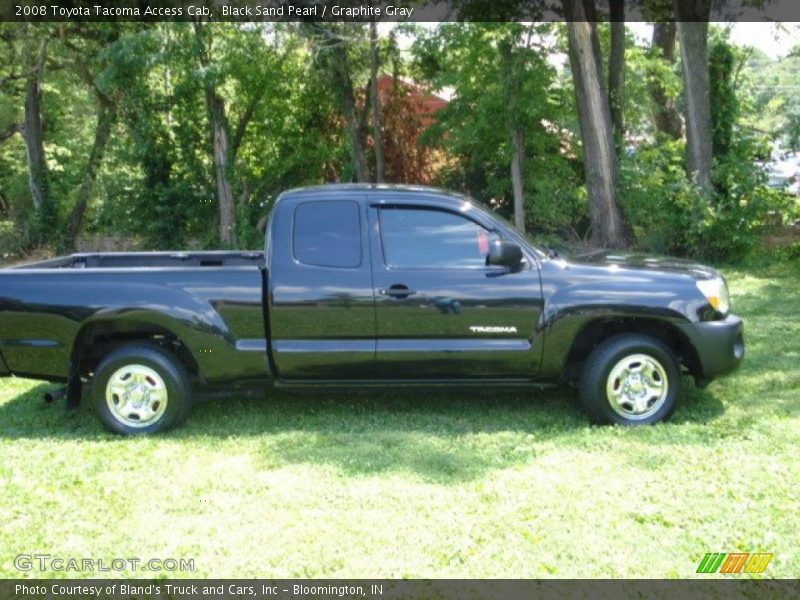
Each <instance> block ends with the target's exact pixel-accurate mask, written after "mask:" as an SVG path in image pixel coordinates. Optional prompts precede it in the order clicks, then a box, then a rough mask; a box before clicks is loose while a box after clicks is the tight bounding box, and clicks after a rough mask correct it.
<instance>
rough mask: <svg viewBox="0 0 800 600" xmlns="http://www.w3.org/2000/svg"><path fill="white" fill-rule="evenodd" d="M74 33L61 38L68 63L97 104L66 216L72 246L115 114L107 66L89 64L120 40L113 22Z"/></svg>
mask: <svg viewBox="0 0 800 600" xmlns="http://www.w3.org/2000/svg"><path fill="white" fill-rule="evenodd" d="M75 36H76V38H77V39H74V38H67V39H65V40H64V44H65V45H66V46H67V48H68V49H69V50H70V51H71V54H72V60H71V61H70V62H71V64H70V66H71V67H72V68H73V69H74V70H75V72H77V73H78V75H79V77H80V78H81V80H82V81H83V83H84V84H85V85H86V86H87V87H88V88H90V89H91V90H92V92H93V95H94V98H95V101H96V104H97V118H96V122H95V129H94V139H93V142H92V146H91V149H90V151H89V156H88V157H87V160H86V165H85V167H84V170H83V175H82V176H81V183H80V186H79V187H78V193H77V198H76V201H75V204H74V206H73V207H72V210H71V211H70V214H69V217H68V218H67V224H66V240H65V242H66V244H67V245H68V246H69V247H74V246H75V240H76V238H77V236H78V233H79V232H80V230H81V227H82V225H83V221H84V216H85V214H86V210H87V208H88V206H89V200H90V198H91V196H92V192H93V190H94V186H95V181H96V179H97V173H98V170H99V169H100V166H101V164H102V162H103V157H104V155H105V151H106V146H107V144H108V140H109V138H110V137H111V131H112V129H113V127H114V124H115V122H116V117H117V105H116V100H115V99H114V98H113V97H112V96H111V95H110V94H108V93H107V90H106V89H105V87H104V86H103V84H102V83H101V79H102V78H103V75H104V70H105V69H106V68H107V65H106V64H102V65H99V66H98V67H97V72H93V71H92V69H91V68H90V66H89V65H90V64H92V62H95V61H93V60H92V59H93V58H95V57H97V56H98V55H100V54H102V51H103V50H104V49H106V48H108V47H109V46H110V45H111V44H113V43H115V42H116V41H117V40H118V39H119V28H118V27H117V26H116V24H114V23H110V24H105V25H103V26H102V29H101V28H99V27H98V28H97V29H93V30H90V32H84V31H82V30H78V31H75ZM82 42H83V43H84V45H82Z"/></svg>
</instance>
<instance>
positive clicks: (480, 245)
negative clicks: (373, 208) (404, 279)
mask: <svg viewBox="0 0 800 600" xmlns="http://www.w3.org/2000/svg"><path fill="white" fill-rule="evenodd" d="M380 223H381V238H382V240H383V255H384V261H385V262H386V265H387V266H389V267H393V268H398V269H425V268H476V267H485V266H486V257H487V256H488V254H489V244H490V242H491V241H492V240H495V239H497V235H496V234H494V233H491V232H489V231H487V230H486V229H484V228H483V227H481V226H480V225H478V224H477V223H475V222H474V221H471V220H469V219H467V218H465V217H462V216H460V215H456V214H453V213H449V212H443V211H439V210H426V209H416V208H382V209H381V211H380Z"/></svg>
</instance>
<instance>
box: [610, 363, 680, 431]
mask: <svg viewBox="0 0 800 600" xmlns="http://www.w3.org/2000/svg"><path fill="white" fill-rule="evenodd" d="M668 391H669V382H668V381H667V372H666V371H665V370H664V367H663V366H662V365H661V363H660V362H658V361H657V360H656V359H655V358H653V357H652V356H650V355H648V354H631V355H629V356H626V357H625V358H623V359H622V360H620V361H619V362H618V363H617V364H615V365H614V366H613V367H612V369H611V372H610V373H609V374H608V380H607V382H606V397H607V398H608V402H609V404H610V405H611V408H612V409H614V412H616V413H617V414H618V415H621V416H623V417H625V418H626V419H632V420H636V421H639V420H642V419H647V418H648V417H651V416H653V415H654V414H655V413H657V412H658V410H659V409H660V408H661V407H662V406H663V405H664V402H665V401H666V400H667V393H668Z"/></svg>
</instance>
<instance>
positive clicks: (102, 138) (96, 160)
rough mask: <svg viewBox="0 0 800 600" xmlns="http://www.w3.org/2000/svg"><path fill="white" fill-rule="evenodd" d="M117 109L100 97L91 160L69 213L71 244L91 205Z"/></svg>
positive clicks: (88, 162)
mask: <svg viewBox="0 0 800 600" xmlns="http://www.w3.org/2000/svg"><path fill="white" fill-rule="evenodd" d="M115 117H116V110H115V107H114V106H113V104H111V102H110V101H108V100H107V99H103V98H100V99H99V106H98V112H97V125H96V126H95V130H94V142H93V143H92V150H91V152H90V153H89V160H88V161H87V163H86V169H85V170H84V172H83V179H82V180H81V186H80V188H78V199H77V202H76V203H75V207H74V208H73V209H72V212H71V213H70V215H69V220H68V221H67V235H68V236H69V238H68V240H69V243H70V245H71V246H73V247H74V246H75V238H77V236H78V233H79V232H80V230H81V225H82V224H83V216H84V214H86V208H87V207H88V205H89V198H90V197H91V195H92V189H93V188H94V182H95V180H96V179H97V170H98V169H99V168H100V164H101V163H102V161H103V155H104V154H105V149H106V145H107V143H108V138H109V137H110V136H111V128H112V126H113V125H114V120H115Z"/></svg>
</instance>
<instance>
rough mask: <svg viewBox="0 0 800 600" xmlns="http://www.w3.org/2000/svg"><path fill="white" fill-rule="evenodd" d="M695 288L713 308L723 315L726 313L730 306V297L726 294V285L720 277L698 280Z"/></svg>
mask: <svg viewBox="0 0 800 600" xmlns="http://www.w3.org/2000/svg"><path fill="white" fill-rule="evenodd" d="M697 289H699V290H700V292H701V293H702V294H703V296H705V297H706V300H708V303H709V304H710V305H711V306H713V307H714V310H717V311H719V312H720V313H722V314H723V315H725V314H727V313H728V310H729V309H730V307H731V297H730V295H729V294H728V286H727V285H726V284H725V280H724V279H723V278H722V277H715V278H714V279H703V280H701V281H698V282H697Z"/></svg>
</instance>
